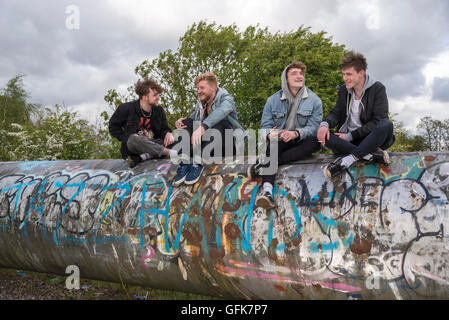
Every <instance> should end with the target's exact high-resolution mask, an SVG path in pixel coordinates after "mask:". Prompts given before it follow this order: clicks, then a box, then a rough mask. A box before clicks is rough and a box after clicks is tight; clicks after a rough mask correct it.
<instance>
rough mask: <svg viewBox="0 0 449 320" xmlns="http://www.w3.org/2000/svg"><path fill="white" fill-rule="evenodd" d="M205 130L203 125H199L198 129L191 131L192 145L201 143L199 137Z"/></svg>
mask: <svg viewBox="0 0 449 320" xmlns="http://www.w3.org/2000/svg"><path fill="white" fill-rule="evenodd" d="M205 131H206V130H205V129H204V127H203V126H200V127H199V128H198V129H196V130H195V131H193V133H192V144H193V145H200V144H201V137H202V136H203V134H204V132H205Z"/></svg>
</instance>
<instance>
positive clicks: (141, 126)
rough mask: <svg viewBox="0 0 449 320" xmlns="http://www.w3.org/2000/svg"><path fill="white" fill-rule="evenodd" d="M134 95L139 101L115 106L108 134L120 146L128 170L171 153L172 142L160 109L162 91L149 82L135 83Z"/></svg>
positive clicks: (172, 151)
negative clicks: (119, 142)
mask: <svg viewBox="0 0 449 320" xmlns="http://www.w3.org/2000/svg"><path fill="white" fill-rule="evenodd" d="M135 92H136V94H137V95H138V96H139V100H134V101H131V102H127V103H123V104H121V105H119V106H118V108H117V109H116V110H115V112H114V114H113V115H112V117H111V119H110V120H109V132H110V133H111V135H112V136H113V137H115V138H117V139H118V140H120V141H121V142H122V145H121V148H120V152H121V154H122V158H123V159H128V165H129V167H130V168H134V167H135V166H136V165H137V164H139V163H140V162H142V161H143V160H147V159H150V158H160V157H162V156H166V155H169V154H171V153H173V155H176V154H177V153H176V151H175V150H170V149H168V148H169V147H170V146H171V145H172V144H173V142H174V137H173V134H172V133H171V129H170V127H169V126H168V123H167V118H166V116H165V111H164V109H163V108H162V107H161V106H160V105H159V98H160V94H161V93H162V87H161V86H160V85H159V84H158V83H157V82H156V81H154V80H152V79H144V80H143V81H140V80H139V81H138V82H137V85H136V87H135Z"/></svg>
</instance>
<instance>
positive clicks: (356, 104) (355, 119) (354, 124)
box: [348, 95, 362, 132]
mask: <svg viewBox="0 0 449 320" xmlns="http://www.w3.org/2000/svg"><path fill="white" fill-rule="evenodd" d="M361 126H362V122H361V121H360V100H355V99H354V95H352V98H351V105H350V106H349V121H348V131H349V132H352V131H354V130H357V129H358V128H360V127H361Z"/></svg>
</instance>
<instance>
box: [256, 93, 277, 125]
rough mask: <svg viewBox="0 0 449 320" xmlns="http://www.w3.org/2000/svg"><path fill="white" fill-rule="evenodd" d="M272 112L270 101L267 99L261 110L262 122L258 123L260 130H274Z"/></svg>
mask: <svg viewBox="0 0 449 320" xmlns="http://www.w3.org/2000/svg"><path fill="white" fill-rule="evenodd" d="M274 126H275V124H274V120H273V112H272V111H271V99H270V98H268V100H267V102H266V103H265V107H264V108H263V113H262V120H261V122H260V128H261V129H272V128H274Z"/></svg>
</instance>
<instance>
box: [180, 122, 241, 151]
mask: <svg viewBox="0 0 449 320" xmlns="http://www.w3.org/2000/svg"><path fill="white" fill-rule="evenodd" d="M193 122H194V121H193V119H191V118H187V119H185V120H184V121H183V123H184V125H185V126H187V128H184V129H185V130H187V131H188V133H189V138H191V137H192V134H193V131H194V130H193V129H194V128H193ZM210 129H216V130H218V131H219V132H220V134H221V137H222V153H221V154H222V157H224V156H225V155H226V152H225V151H226V150H225V148H226V145H225V130H226V129H233V128H232V126H231V124H230V123H229V121H227V120H221V121H220V122H218V123H217V124H215V125H214V126H213V127H211V128H210ZM206 131H207V130H206ZM214 139H215V137H214V136H212V137H211V139H210V141H205V140H201V151H203V150H204V148H205V147H206V146H207V145H209V144H210V143H213V142H214ZM181 141H182V138H181ZM178 143H180V142H178ZM189 144H190V156H191V157H192V156H193V145H192V143H191V141H189ZM232 150H233V151H232V152H233V155H235V153H236V149H235V143H234V139H233V143H232ZM179 152H181V150H180V151H179ZM211 156H214V152H213V151H212V152H211Z"/></svg>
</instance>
